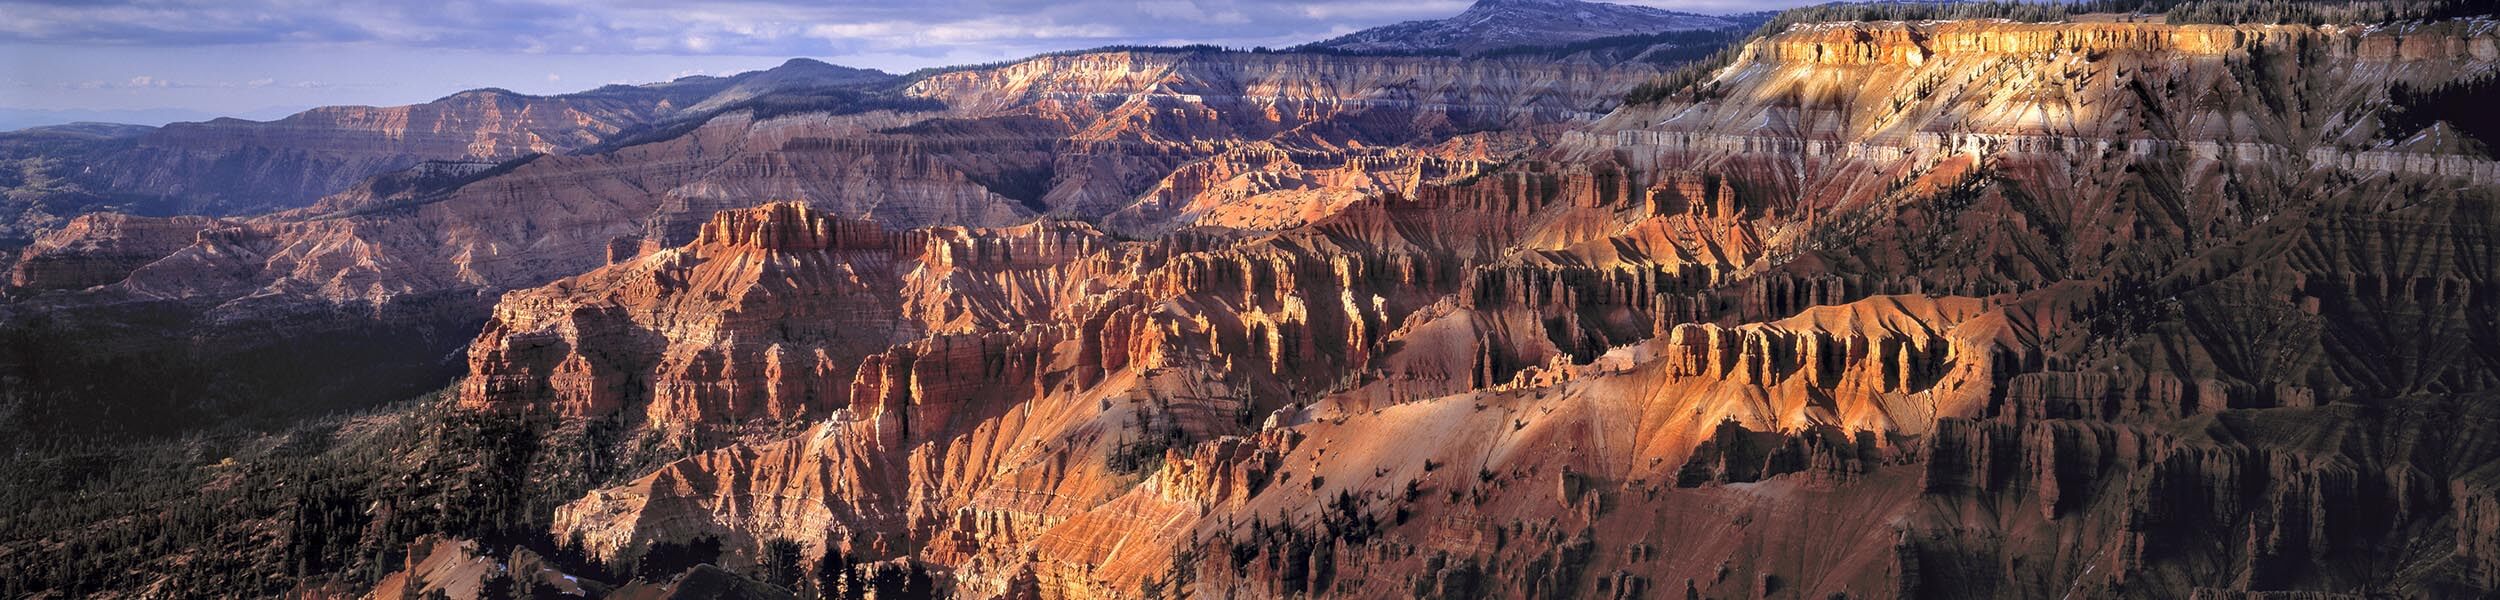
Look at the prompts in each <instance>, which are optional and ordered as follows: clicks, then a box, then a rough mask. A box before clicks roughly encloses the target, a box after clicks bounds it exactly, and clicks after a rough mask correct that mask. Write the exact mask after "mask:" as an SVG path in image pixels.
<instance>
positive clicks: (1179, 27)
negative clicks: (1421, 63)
mask: <svg viewBox="0 0 2500 600" xmlns="http://www.w3.org/2000/svg"><path fill="white" fill-rule="evenodd" d="M1471 3H1472V2H1471V1H1470V0H1425V1H1419V2H1400V3H1331V2H1312V1H1299V0H1184V1H1177V2H1127V1H1119V0H1079V1H1073V2H1041V1H1034V0H998V1H960V0H957V1H950V0H929V1H914V2H895V1H892V0H878V1H874V2H841V3H835V4H831V5H815V4H807V3H800V2H785V1H780V0H755V1H714V2H668V3H661V2H643V1H628V2H621V3H588V2H577V1H575V0H485V1H471V0H453V1H449V2H442V3H426V4H422V5H419V4H399V3H386V2H350V3H341V4H337V5H328V4H322V5H303V4H298V3H294V2H289V1H286V0H248V1H244V2H233V3H213V2H191V1H179V2H175V3H172V4H163V3H138V2H107V3H99V4H74V3H68V2H60V1H58V0H7V1H0V54H5V55H6V56H7V57H8V58H7V59H6V61H5V63H0V64H5V65H6V72H5V74H0V129H17V128H22V127H26V126H32V125H40V124H49V123H50V122H67V121H68V120H111V121H112V122H125V123H135V124H142V125H160V124H162V123H163V122H170V121H188V120H199V119H201V118H207V117H214V116H242V117H247V118H256V119H266V118H275V117H276V116H283V115H285V114H289V113H292V112H295V111H298V110H302V109H305V108H311V107H315V106H330V105H375V106H394V105H403V104H413V103H420V102H426V101H430V100H434V99H436V98H441V97H443V96H446V95H450V94H453V93H457V92H459V91H462V90H468V89H475V88H481V87H497V88H503V89H508V90H512V91H515V92H520V93H526V94H542V95H543V94H558V93H566V92H575V91H581V90H588V89H592V88H596V87H599V86H602V85H608V84H643V83H653V82H660V81H668V80H671V79H676V78H679V77H684V76H688V75H728V74H734V73H740V72H745V71H752V70H757V69H766V68H771V67H773V66H775V65H779V64H781V63H782V62H784V61H787V60H789V59H791V58H811V59H816V60H821V61H825V62H828V63H833V64H838V65H843V66H850V67H860V68H873V69H880V70H885V71H888V72H895V73H902V72H908V71H911V70H913V69H918V68H923V67H934V66H946V65H955V64H967V63H981V62H991V61H998V60H1009V59H1015V58H1021V57H1025V56H1030V55H1033V54H1038V53H1042V52H1050V51H1058V50H1073V49H1082V48H1090V47H1097V46H1105V45H1117V44H1217V45H1225V46H1235V47H1252V46H1287V45H1293V44H1299V43H1303V42H1310V41H1317V40H1321V39H1325V38H1328V37H1333V36H1337V35H1342V34H1345V33H1350V32H1353V31H1357V30H1361V29H1364V28H1369V27H1375V26H1380V25H1386V24H1391V23H1396V22H1401V21H1409V20H1416V19H1437V18H1443V17H1448V16H1450V15H1454V14H1457V13H1459V12H1460V11H1463V10H1465V9H1466V7H1467V6H1468V5H1469V4H1471ZM1617 3H1619V4H1636V5H1645V6H1652V7H1657V8H1663V9H1668V10H1678V11H1685V12H1696V13H1705V14H1728V13H1736V12H1747V11H1753V10H1767V9H1773V8H1784V7H1788V6H1795V5H1801V4H1807V3H1808V2H1803V1H1798V0H1776V1H1773V2H1743V1H1734V0H1627V1H1621V2H1617ZM47 115H57V116H58V118H60V119H67V120H60V121H47V119H52V118H53V117H50V116H47ZM97 115H102V116H110V115H124V116H126V117H127V118H124V119H118V120H116V119H101V118H87V117H88V116H97ZM144 121H155V122H144Z"/></svg>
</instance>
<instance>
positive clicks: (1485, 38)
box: [1311, 0, 1739, 53]
mask: <svg viewBox="0 0 2500 600" xmlns="http://www.w3.org/2000/svg"><path fill="white" fill-rule="evenodd" d="M1737 27H1739V24H1738V23H1736V22H1734V21H1729V20H1727V19H1721V18H1718V17H1712V16H1707V15H1697V14H1691V13H1680V12H1674V11H1668V10H1660V9H1656V8H1649V7H1646V6H1627V5H1622V4H1609V3H1604V2H1586V1H1583V0H1476V3H1475V4H1473V5H1470V6H1468V7H1467V10H1466V11H1465V12H1461V13H1459V14H1457V15H1455V16H1451V17H1449V18H1446V19H1439V20H1428V21H1407V22H1404V23H1398V24H1395V25H1387V26H1382V27H1374V28H1371V29H1365V30H1362V31H1357V32H1354V33H1351V34H1347V35H1345V36H1342V37H1338V38H1335V39H1331V40H1326V41H1322V42H1318V43H1315V44H1311V47H1315V48H1327V49H1334V50H1351V51H1357V52H1435V51H1457V52H1461V53H1474V52H1481V51H1485V50H1492V49H1496V48H1507V47H1514V46H1550V45H1561V44H1568V43H1571V42H1578V41H1582V40H1590V39H1596V38H1602V37H1613V36H1621V35H1642V34H1651V33H1662V32H1668V31H1693V30H1713V29H1735V28H1737Z"/></svg>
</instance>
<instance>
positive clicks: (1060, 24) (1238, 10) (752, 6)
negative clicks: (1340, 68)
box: [0, 0, 1744, 56]
mask: <svg viewBox="0 0 2500 600" xmlns="http://www.w3.org/2000/svg"><path fill="white" fill-rule="evenodd" d="M1714 1H1720V2H1723V1H1725V0H1696V1H1694V2H1685V3H1681V4H1678V3H1675V2H1668V1H1664V0H1653V1H1650V2H1645V3H1647V4H1652V5H1660V6H1666V7H1669V8H1684V9H1688V10H1705V11H1714V12H1723V11H1726V10H1737V9H1742V8H1744V7H1743V6H1720V5H1713V4H1711V2H1714ZM1466 4H1467V2H1466V0H1423V1H1401V2H1327V1H1312V0H1155V1H1140V0H862V1H842V2H802V1H793V0H747V1H729V2H699V1H685V0H675V1H646V0H625V1H622V2H597V1H592V0H449V1H442V2H370V1H366V2H357V1H346V2H330V1H318V0H315V1H305V0H208V1H203V0H154V1H150V0H132V1H122V2H112V1H106V2H85V1H61V0H32V1H29V0H0V42H15V43H35V44H82V45H87V44H109V45H130V46H193V45H214V44H287V43H324V42H361V43H373V44H382V45H393V46H408V47H417V48H458V49H471V50H495V51H513V52H529V53H552V54H689V55H702V54H732V55H828V54H834V55H838V54H853V53H887V54H915V55H928V56H942V55H962V54H966V53H967V51H968V50H970V51H972V52H970V53H974V54H992V55H1008V54H1014V53H1017V52H1026V51H1034V50H1052V49H1066V48H1078V47H1086V46H1096V45H1103V44H1116V43H1213V44H1226V45H1240V46H1248V45H1261V44H1290V43H1296V42H1302V41H1310V40H1315V39H1320V38H1324V37H1328V36H1331V35H1335V34H1339V33H1344V32H1347V31H1351V30H1354V29H1359V28H1362V27H1368V26H1373V25H1380V24H1385V23H1391V22H1396V21H1401V20H1408V19H1420V18H1437V17H1442V16H1447V15H1450V14H1455V13H1457V12H1458V11H1460V10H1463V9H1464V8H1465V6H1466ZM976 49H977V50H976Z"/></svg>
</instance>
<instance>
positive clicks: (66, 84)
mask: <svg viewBox="0 0 2500 600" xmlns="http://www.w3.org/2000/svg"><path fill="white" fill-rule="evenodd" d="M548 76H549V77H554V74H552V73H551V74H549V75H548ZM13 83H14V84H15V86H17V87H27V86H29V85H31V84H28V83H26V82H13ZM278 85H280V84H279V83H278V80H277V79H275V78H269V77H263V78H259V79H252V80H246V81H185V80H175V79H166V78H163V77H157V76H154V75H140V76H136V77H131V78H129V79H124V80H121V81H106V80H102V79H88V80H80V81H60V82H53V83H52V84H50V86H51V87H53V88H57V89H64V90H163V89H202V88H243V89H260V88H266V87H272V86H278ZM284 85H285V87H289V88H296V89H319V88H335V87H358V86H341V85H337V84H331V83H326V82H320V81H295V82H290V83H287V84H284Z"/></svg>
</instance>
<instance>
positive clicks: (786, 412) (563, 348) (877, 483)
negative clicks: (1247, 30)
mask: <svg viewBox="0 0 2500 600" xmlns="http://www.w3.org/2000/svg"><path fill="white" fill-rule="evenodd" d="M2207 4H2208V3H2181V4H2179V6H2180V7H2181V8H2180V9H2176V10H2170V11H2169V13H2168V14H2167V15H2165V14H2163V13H2160V12H2151V13H2146V14H2126V15H2116V16H2113V15H2111V14H2102V13H2097V12H2092V11H2087V10H2084V7H2082V6H2081V5H2075V6H2076V7H2075V8H2074V9H2073V11H2072V13H2073V14H2066V13H2063V12H2061V13H2058V14H2056V15H2054V16H2053V17H2050V18H2039V17H2036V16H2031V15H2029V13H2026V12H2023V11H2024V10H2026V9H2025V8H2024V7H2022V6H2014V7H2012V8H2008V7H2005V6H1992V7H1984V6H1983V7H1979V8H1975V9H1974V8H1968V7H1964V8H1962V9H1956V8H1955V7H1954V6H1952V5H1935V6H1909V7H1901V6H1893V7H1891V8H1889V9H1882V10H1879V9H1874V8H1869V9H1866V10H1868V11H1870V12H1869V14H1868V15H1864V16H1861V15H1857V14H1856V13H1854V12H1849V11H1854V10H1857V9H1855V8H1850V7H1843V8H1840V9H1818V8H1808V9H1800V10H1798V11H1794V12H1790V13H1784V14H1779V15H1768V14H1762V15H1740V16H1737V17H1726V18H1720V17H1705V16H1701V15H1682V14H1677V13H1667V12H1665V11H1657V10H1652V9H1637V10H1635V9H1630V8H1627V7H1616V6H1612V5H1603V6H1605V7H1606V8H1605V9H1604V10H1597V9H1592V8H1588V7H1589V6H1599V5H1589V4H1588V3H1579V2H1571V1H1570V0H1541V1H1527V0H1485V2H1482V3H1479V4H1478V5H1477V6H1476V7H1475V8H1473V9H1470V11H1469V14H1476V13H1477V12H1478V11H1485V12H1487V13H1492V12H1499V11H1512V12H1518V11H1526V12H1527V13H1532V14H1544V15H1546V16H1549V17H1553V18H1555V19H1560V20H1559V21H1556V22H1572V21H1569V19H1566V18H1565V17H1571V18H1579V19H1597V20H1599V21H1607V22H1614V21H1623V22H1624V24H1623V25H1622V27H1624V28H1625V29H1624V30H1622V31H1617V32H1602V33H1611V34H1615V35H1614V36H1613V37H1608V36H1603V35H1569V36H1564V37H1561V38H1553V37H1552V36H1550V35H1544V34H1542V33H1539V32H1540V31H1543V30H1542V29H1539V27H1543V25H1537V24H1536V23H1531V22H1526V21H1523V22H1520V23H1516V25H1518V26H1517V27H1497V28H1492V29H1490V30H1486V29H1483V28H1469V27H1464V26H1461V25H1464V23H1460V22H1459V21H1457V20H1453V21H1433V22H1418V23H1409V24H1404V25H1398V26H1392V27H1390V28H1383V29H1380V30H1372V31H1366V32H1360V33H1356V34H1352V35H1349V36H1346V37H1343V38H1338V39H1337V40H1331V41H1330V42H1327V43H1322V44H1315V45H1312V46H1309V47H1302V48H1295V49H1287V50H1269V49H1259V50H1228V49H1223V48H1212V47H1174V48H1146V47H1120V48H1106V49H1100V50H1093V51H1081V52H1067V53H1057V54H1047V55H1042V56H1036V57H1032V58H1029V59H1025V60H1019V61H1013V62H1009V63H1004V64H995V65H983V66H971V67H960V68H948V69H937V70H932V71H928V72H922V73H915V74H912V75H907V76H896V75H888V74H884V73H878V72H872V71H860V70H852V69H846V68H840V67H833V66H830V65H825V64H822V63H815V62H813V61H804V60H801V61H792V62H791V63H790V64H787V65H784V66H783V67H780V68H777V69H773V70H769V71H759V72H755V73H749V74H745V75H739V76H733V77H704V78H690V79H686V80H680V81H677V82H674V83H670V84H657V85H652V86H611V87H609V88H601V89H599V90H595V91H592V92H585V93H582V94H574V95H566V96H547V97H535V96H522V95H518V94H512V93H508V92H501V91H496V90H486V91H474V92H464V93H461V94H458V95H454V96H451V97H448V98H445V99H443V100H440V101H437V102H435V103H431V104H424V105H415V106H407V107H396V108H325V109H317V110H314V111H309V112H306V113H303V114H299V115H296V116H294V117H290V118H288V119H285V120H280V121H275V122H270V123H252V122H241V121H216V122H209V123H198V124H180V125H173V126H167V127H164V128H159V129H154V130H151V131H148V132H146V133H143V134H138V135H136V136H131V135H128V134H127V132H122V133H117V134H114V135H110V136H108V135H99V134H91V133H64V132H19V133H13V134H6V136H8V137H0V151H7V152H14V153H16V154H17V155H19V156H21V157H25V158H22V160H23V161H25V162H24V164H23V165H22V166H23V169H24V170H25V173H28V174H30V176H29V177H21V178H19V179H18V180H17V181H18V182H19V184H20V185H19V186H18V187H17V188H16V189H18V190H21V191H24V192H25V193H23V194H21V193H17V192H11V194H10V195H9V196H8V198H9V201H17V200H19V199H22V198H36V197H37V195H38V194H37V192H38V191H40V190H38V188H41V189H42V190H51V192H47V193H55V194H56V195H55V196H45V198H54V199H51V200H41V199H38V200H29V202H32V204H28V205H27V206H35V207H37V208H35V209H27V210H24V211H19V212H18V213H17V214H13V215H11V216H9V217H7V218H9V219H14V220H12V221H8V222H7V223H8V224H7V225H4V226H0V227H17V228H22V230H23V231H25V232H27V235H26V236H24V240H25V241H24V243H23V244H22V245H21V246H18V247H16V248H15V249H14V250H12V251H11V254H12V256H10V257H9V258H10V262H9V265H8V272H7V279H6V281H5V286H6V287H5V303H0V324H5V326H6V328H7V333H8V336H9V337H8V340H7V346H6V352H7V354H5V355H0V383H5V386H0V387H7V388H9V390H10V391H7V392H0V427H5V428H6V429H7V431H8V432H9V433H10V434H11V435H13V436H15V437H16V439H17V440H18V441H16V442H0V448H6V449H9V450H10V451H13V452H16V453H17V454H16V455H17V456H19V457H21V458H18V459H15V461H16V462H17V463H18V464H17V466H15V467H13V468H15V469H18V470H19V471H21V472H23V473H29V474H30V475H26V476H25V477H26V481H28V482H29V483H28V484H27V491H23V492H17V493H11V494H0V496H5V498H4V499H6V500H8V501H9V502H10V504H7V505H6V506H10V507H13V508H16V509H18V510H19V511H20V512H21V513H23V514H25V515H27V516H25V517H20V518H19V519H18V520H17V522H16V523H14V524H10V525H8V526H5V527H0V534H5V535H0V579H6V580H10V581H11V582H12V583H11V584H9V585H8V586H6V587H0V592H5V593H7V594H9V595H12V596H15V595H18V594H24V595H28V596H31V597H46V598H49V597H80V596H90V595H93V596H99V597H107V596H109V597H157V596H175V597H187V596H192V595H206V596H221V595H242V596H278V595H284V596H290V597H332V596H370V597H423V596H426V595H428V594H434V593H440V594H444V595H447V596H450V597H454V598H480V597H519V596H518V594H537V595H539V596H542V597H543V596H565V595H574V596H590V597H616V598H642V597H654V598H656V597H754V598H763V597H874V598H894V597H931V596H943V597H963V598H1162V597H1175V598H1177V597H1200V598H1232V597H1248V598H1268V597H1348V598H1380V597H1418V598H1454V597H1492V598H1512V597H1540V598H1580V597H1606V598H1699V597H1710V598H1889V597H1920V598H1929V597H1936V598H2058V597H2095V598H2099V597H2145V598H2181V597H2198V598H2259V597H2264V598H2293V597H2300V598H2307V597H2321V598H2325V597H2339V598H2340V597H2378V596H2396V597H2478V596H2485V595H2490V594H2493V593H2495V591H2496V590H2500V466H2495V465H2500V397H2494V396H2493V391H2492V390H2491V388H2486V387H2484V386H2486V385H2495V384H2500V162H2495V161H2494V154H2493V152H2492V151H2491V148H2492V146H2491V145H2490V144H2493V143H2500V138H2493V137H2489V136H2495V135H2500V132H2495V131H2492V130H2490V129H2489V128H2488V127H2487V126H2484V125H2476V123H2485V124H2487V123H2488V122H2489V121H2488V120H2487V119H2482V118H2478V117H2472V116H2469V115H2466V114H2464V113H2466V112H2470V111H2477V110H2487V109H2488V108H2489V105H2477V103H2479V102H2483V101H2485V100H2491V99H2494V98H2495V97H2500V95H2496V94H2494V92H2493V90H2495V89H2500V88H2495V84H2494V83H2493V82H2494V81H2500V80H2495V79H2494V75H2493V74H2494V72H2495V69H2500V22H2495V21H2493V20H2492V18H2491V17H2490V16H2488V15H2455V14H2445V13H2441V14H2409V15H2398V16H2396V17H2392V18H2390V19H2389V20H2388V21H2387V22H2359V21H2351V22H2347V21H2344V20H2337V19H2331V18H2321V19H2318V20H2317V22H2308V21H2305V20H2297V19H2276V20H2266V21H2260V20H2259V19H2255V18H2241V19H2236V20H2217V19H2209V18H2199V17H2197V15H2203V14H2205V13H2201V12H2197V11H2196V10H2195V9H2196V8H2198V7H2201V6H2206V5H2207ZM2293 5H2294V6H2305V5H2303V4H2300V3H2293ZM2058 6H2065V5H2058ZM2165 6H2167V5H2165ZM2033 8H2038V7H2033ZM1834 10H1838V11H1841V12H1843V13H1847V14H1846V16H1836V15H1835V14H1834V13H1833V11H1834ZM1883 10H1894V11H1900V12H1898V14H1896V13H1887V12H1883ZM1955 10H1965V11H1967V12H1952V11H1955ZM1991 10H1993V11H1999V12H2002V13H2004V14H1993V13H1988V12H1986V11H1991ZM2043 10H2046V9H2043ZM2122 10H2133V7H2131V6H2130V7H2128V8H2126V9H2122ZM1538 11H1565V12H1560V13H1551V14H1548V13H1540V12H1538ZM1570 11H1579V12H1576V13H1574V12H1570ZM1592 11H1594V12H1592ZM1922 11H1925V12H1922ZM2009 11H2010V12H2009ZM2254 12H2255V11H2254V9H2252V10H2251V14H2254ZM1653 13H1654V14H1653ZM2322 14H2326V15H2328V16H2336V15H2343V14H2346V13H2336V12H2331V11H2327V12H2323V13H2322ZM1574 15H1576V16H1574ZM1462 16H1464V15H1462ZM2165 16H2167V17H2168V18H2164V17H2165ZM2216 21H2223V22H2216ZM1471 22H1472V21H1471ZM1754 24H1763V26H1762V29H1761V31H1760V32H1758V33H1756V34H1753V35H1751V36H1746V35H1744V34H1743V33H1742V29H1741V28H1743V27H1748V26H1752V25H1754ZM1531 25H1536V26H1531ZM1554 27H1562V26H1560V25H1556V26H1554ZM1573 27H1582V26H1579V25H1574V26H1573ZM1399 28H1404V29H1399ZM1684 30H1696V31H1698V33H1696V32H1694V31H1684ZM1427 33H1428V34H1429V35H1427ZM1546 33H1551V32H1546ZM1531 34H1535V35H1531ZM1701 34H1709V35H1715V36H1720V37H1719V38H1713V39H1720V40H1721V41H1719V42H1717V43H1715V44H1711V43H1708V39H1705V38H1703V37H1698V36H1699V35H1701ZM1555 35H1560V34H1555ZM1592 40H1595V41H1592ZM1392 42H1395V43H1394V44H1393V43H1392ZM1384 44H1386V45H1384ZM1695 44H1701V45H1702V49H1704V50H1718V52H1716V53H1715V54H1712V53H1709V52H1690V51H1689V50H1691V49H1692V48H1690V46H1693V45H1695ZM1410 46H1412V47H1410ZM1535 48H1544V49H1545V50H1542V51H1541V52H1545V53H1544V54H1538V53H1535V52H1531V51H1530V50H1532V49H1535ZM1495 49H1501V50H1495ZM1661 56H1675V57H1679V58H1677V59H1676V60H1673V61H1662V60H1655V59H1656V58H1658V57H1661ZM1627 57H1635V58H1627ZM1637 57H1648V58H1637ZM2460 106H2462V107H2465V108H2459V107H2460ZM40 136H51V138H58V139H55V140H53V141H50V142H44V141H43V140H40V139H37V138H38V137H40ZM116 136H118V137H116ZM51 138H46V139H51ZM61 140H67V141H61ZM385 140H387V141H385ZM45 153H50V154H45ZM39 163H40V164H39ZM72 163H74V164H78V165H82V166H81V167H80V169H81V171H82V174H80V175H78V176H77V177H74V178H71V177H66V175H62V176H59V177H55V176H54V175H47V173H54V171H47V170H45V169H56V167H55V166H51V165H59V164H72ZM56 170H57V169H56ZM63 172H64V173H65V171H63ZM46 177H53V178H51V179H47V178H46ZM42 186H52V187H42ZM64 186H69V187H75V186H86V187H85V188H80V191H75V192H74V193H75V194H87V196H84V197H87V198H90V199H93V200H95V201H94V202H91V203H86V204H79V203H77V202H84V201H83V200H82V201H73V200H60V199H58V198H66V197H68V196H61V195H59V194H72V193H73V192H63V191H60V190H63V189H67V188H66V187H64ZM113 190H149V191H150V193H152V194H156V195H157V196H156V197H158V198H162V199H178V200H168V201H170V202H172V203H171V204H162V205H159V204H150V205H148V206H145V207H138V206H135V205H126V204H115V203H113V201H112V200H111V199H112V198H115V197H117V196H115V195H114V194H117V193H119V192H114V191H113ZM254 203H257V204H254ZM60 207H76V210H69V209H64V210H62V211H58V212H46V211H51V210H53V209H54V208H60ZM69 213H75V214H69ZM20 230H21V229H5V230H0V233H5V232H7V231H20ZM168 396H171V397H168ZM411 397H414V398H415V399H414V400H402V399H405V398H411ZM141 421H146V422H141ZM212 424H215V425H216V426H217V427H220V428H222V429H218V430H217V431H221V432H225V433H217V434H202V433H199V432H200V431H206V430H208V428H209V427H210V426H211V425H212ZM234 431H245V432H248V433H234ZM71 436H106V437H110V438H112V439H127V440H133V441H132V442H130V443H133V444H146V445H147V446H146V447H149V448H157V449H158V450H155V451H154V452H155V453H154V454H149V455H147V456H148V458H146V459H145V460H136V459H129V460H124V459H117V458H114V457H116V456H121V455H116V454H113V453H111V452H108V451H98V450H89V449H84V447H83V446H80V445H78V444H77V443H75V442H73V441H72V439H71ZM64 448H67V449H64ZM116 460H122V461H123V462H126V463H128V464H124V465H122V466H119V467H114V466H110V465H99V464H98V463H110V462H114V461H116ZM221 460H222V462H221ZM98 470H101V471H106V473H103V474H90V473H89V472H90V471H98ZM141 480H146V481H147V482H146V483H141V482H140V481H141ZM167 482H169V483H167ZM161 485H173V486H178V487H180V486H188V487H183V489H186V490H192V489H209V490H213V492H209V493H206V494H205V495H203V496H200V497H196V498H186V499H182V500H178V501H172V503H174V504H182V505H184V506H186V507H187V508H182V509H179V510H167V509H161V508H159V506H160V505H131V504H127V503H125V504H113V503H103V504H97V505H93V506H77V504H78V503H79V501H78V500H76V499H77V498H80V497H81V494H89V495H92V494H96V493H99V492H96V491H95V490H129V489H137V488H140V487H142V486H148V487H147V488H146V489H154V487H152V486H161ZM114 486H120V487H114ZM183 493H185V494H188V493H190V492H183ZM212 500H213V502H212ZM202 505H206V506H202ZM117 506H128V508H115V507H117ZM65 530H77V531H78V532H77V533H64V531H65ZM159 530H170V531H176V532H180V533H156V532H157V531H159ZM181 540H191V541H181ZM241 548H248V551H246V550H232V549H241ZM221 549H223V550H221ZM63 557H71V558H63ZM97 569H109V570H113V571H115V572H119V571H129V572H130V573H131V574H128V575H120V574H114V575H99V574H94V573H91V571H93V570H97Z"/></svg>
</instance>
